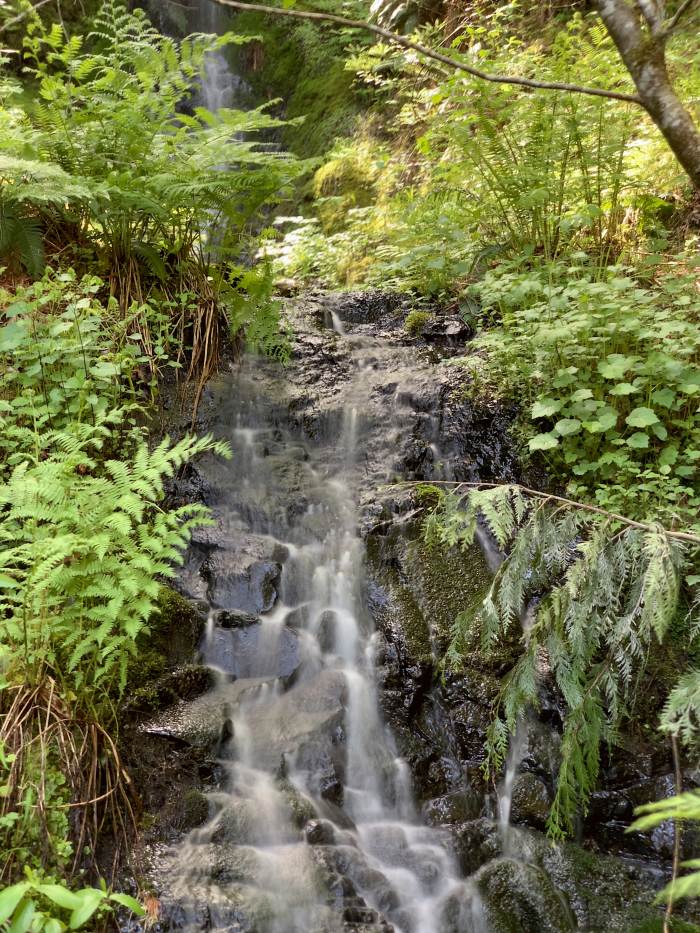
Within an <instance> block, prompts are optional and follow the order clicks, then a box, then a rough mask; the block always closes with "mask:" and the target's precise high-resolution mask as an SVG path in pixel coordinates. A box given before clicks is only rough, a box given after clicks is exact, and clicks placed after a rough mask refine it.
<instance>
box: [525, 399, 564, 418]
mask: <svg viewBox="0 0 700 933" xmlns="http://www.w3.org/2000/svg"><path fill="white" fill-rule="evenodd" d="M562 404H563V403H562V402H558V401H557V400H556V399H554V398H540V399H538V400H537V401H536V402H535V404H534V405H533V406H532V409H531V411H530V414H531V415H532V417H533V418H549V417H550V415H555V414H556V413H557V412H558V411H559V409H560V408H561V406H562Z"/></svg>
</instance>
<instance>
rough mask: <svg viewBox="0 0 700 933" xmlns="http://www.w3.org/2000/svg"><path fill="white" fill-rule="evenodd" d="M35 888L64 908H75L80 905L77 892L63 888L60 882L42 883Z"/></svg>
mask: <svg viewBox="0 0 700 933" xmlns="http://www.w3.org/2000/svg"><path fill="white" fill-rule="evenodd" d="M37 890H38V891H39V892H40V893H41V894H43V895H44V897H47V898H48V899H49V900H50V901H52V902H53V903H54V904H58V906H59V907H63V908H64V909H65V910H75V909H76V908H77V907H80V898H79V897H78V895H77V894H74V893H73V892H72V891H69V890H68V888H64V887H63V885H61V884H42V885H40V886H39V887H38V888H37Z"/></svg>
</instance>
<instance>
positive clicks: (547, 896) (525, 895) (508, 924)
mask: <svg viewBox="0 0 700 933" xmlns="http://www.w3.org/2000/svg"><path fill="white" fill-rule="evenodd" d="M474 883H475V884H476V886H477V887H478V889H479V892H480V894H481V897H482V900H483V904H484V912H485V914H486V917H487V922H488V925H489V929H490V930H491V931H492V933H566V931H569V930H575V929H576V927H577V925H576V918H575V917H574V915H573V913H572V911H571V908H570V907H569V905H568V903H567V899H566V897H565V896H564V895H563V894H562V893H561V892H560V891H558V890H557V889H556V888H555V886H554V885H553V884H552V881H551V879H550V878H549V876H548V875H547V873H546V872H544V871H543V869H541V868H539V867H537V866H535V865H531V864H526V863H523V862H519V861H515V860H513V859H497V860H495V861H493V862H490V863H489V864H488V865H485V866H484V867H483V868H482V869H480V871H479V872H478V873H477V875H476V876H475V878H474Z"/></svg>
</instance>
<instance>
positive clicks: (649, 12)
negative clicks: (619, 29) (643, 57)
mask: <svg viewBox="0 0 700 933" xmlns="http://www.w3.org/2000/svg"><path fill="white" fill-rule="evenodd" d="M637 6H638V7H639V9H640V10H641V12H642V16H643V17H644V19H645V20H646V21H647V23H648V25H649V29H650V30H651V34H652V36H654V37H657V36H661V35H662V34H663V26H664V17H663V12H662V11H661V10H660V9H659V6H658V4H657V3H656V0H637Z"/></svg>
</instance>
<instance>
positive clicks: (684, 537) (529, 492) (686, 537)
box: [386, 479, 700, 544]
mask: <svg viewBox="0 0 700 933" xmlns="http://www.w3.org/2000/svg"><path fill="white" fill-rule="evenodd" d="M400 486H406V487H411V486H449V487H451V488H452V489H453V490H454V491H455V492H459V490H460V489H496V488H499V487H501V486H510V487H511V488H513V489H519V490H520V492H522V493H524V494H525V495H526V496H532V497H533V498H534V499H542V500H543V501H544V502H560V503H561V504H562V505H565V506H567V507H568V508H573V509H580V510H581V511H583V512H592V513H593V514H594V515H602V516H603V517H604V518H610V519H612V520H613V521H615V522H620V523H621V524H623V525H627V526H628V527H629V528H639V529H640V530H641V531H657V532H659V533H660V534H663V535H665V536H666V537H667V538H673V539H674V540H676V541H686V542H688V543H689V544H700V535H696V534H693V533H692V532H690V531H671V530H670V529H668V528H664V527H662V526H661V525H652V524H650V523H649V522H638V521H635V520H634V519H633V518H626V517H625V516H624V515H620V514H619V513H618V512H609V511H608V510H607V509H601V508H600V507H599V506H597V505H589V504H588V503H587V502H577V501H576V500H575V499H566V498H565V497H564V496H555V495H554V493H551V492H541V491H540V490H539V489H530V487H529V486H522V485H521V484H520V483H466V482H465V483H459V482H456V481H454V482H453V481H447V480H432V479H425V480H406V481H403V482H400V483H389V484H387V487H386V488H387V489H391V488H394V487H400Z"/></svg>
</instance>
